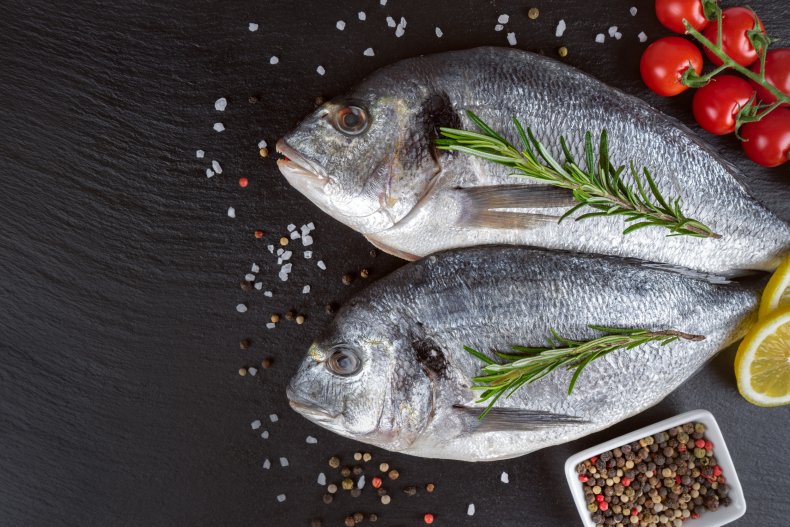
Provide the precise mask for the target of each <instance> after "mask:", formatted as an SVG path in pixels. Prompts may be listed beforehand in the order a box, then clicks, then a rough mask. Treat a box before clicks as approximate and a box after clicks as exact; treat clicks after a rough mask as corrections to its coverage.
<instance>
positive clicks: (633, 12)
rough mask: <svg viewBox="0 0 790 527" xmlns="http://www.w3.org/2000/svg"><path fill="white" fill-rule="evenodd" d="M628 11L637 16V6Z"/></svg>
mask: <svg viewBox="0 0 790 527" xmlns="http://www.w3.org/2000/svg"><path fill="white" fill-rule="evenodd" d="M628 12H629V13H631V16H636V7H632V8H631V9H629V10H628Z"/></svg>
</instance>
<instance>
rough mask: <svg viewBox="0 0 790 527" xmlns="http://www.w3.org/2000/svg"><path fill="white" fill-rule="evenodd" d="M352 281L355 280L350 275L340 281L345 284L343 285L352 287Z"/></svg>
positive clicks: (344, 276) (345, 275)
mask: <svg viewBox="0 0 790 527" xmlns="http://www.w3.org/2000/svg"><path fill="white" fill-rule="evenodd" d="M352 280H353V278H352V277H351V275H350V274H348V273H346V274H344V275H343V277H342V278H341V279H340V281H341V282H343V285H351V281H352Z"/></svg>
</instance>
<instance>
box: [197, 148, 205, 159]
mask: <svg viewBox="0 0 790 527" xmlns="http://www.w3.org/2000/svg"><path fill="white" fill-rule="evenodd" d="M205 155H206V153H205V152H204V151H203V150H196V151H195V157H196V158H198V159H203V156H205Z"/></svg>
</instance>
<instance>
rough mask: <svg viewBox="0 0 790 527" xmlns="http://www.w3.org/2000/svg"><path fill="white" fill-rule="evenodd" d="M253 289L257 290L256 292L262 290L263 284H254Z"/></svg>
mask: <svg viewBox="0 0 790 527" xmlns="http://www.w3.org/2000/svg"><path fill="white" fill-rule="evenodd" d="M255 289H257V290H258V291H260V290H261V289H263V282H255Z"/></svg>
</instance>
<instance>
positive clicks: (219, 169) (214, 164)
mask: <svg viewBox="0 0 790 527" xmlns="http://www.w3.org/2000/svg"><path fill="white" fill-rule="evenodd" d="M211 168H213V169H214V172H216V173H217V174H222V166H221V165H220V164H219V161H217V160H216V159H214V160H212V161H211Z"/></svg>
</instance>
